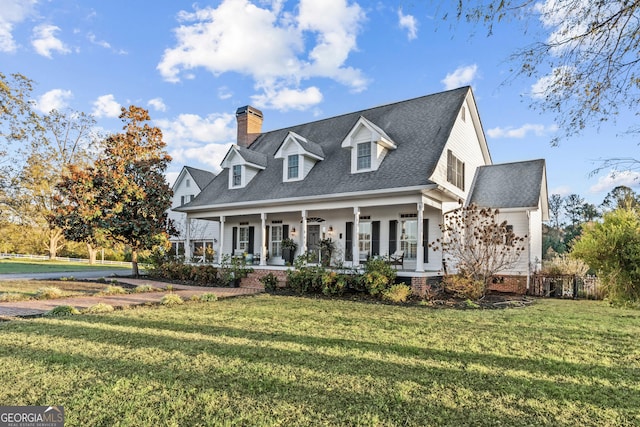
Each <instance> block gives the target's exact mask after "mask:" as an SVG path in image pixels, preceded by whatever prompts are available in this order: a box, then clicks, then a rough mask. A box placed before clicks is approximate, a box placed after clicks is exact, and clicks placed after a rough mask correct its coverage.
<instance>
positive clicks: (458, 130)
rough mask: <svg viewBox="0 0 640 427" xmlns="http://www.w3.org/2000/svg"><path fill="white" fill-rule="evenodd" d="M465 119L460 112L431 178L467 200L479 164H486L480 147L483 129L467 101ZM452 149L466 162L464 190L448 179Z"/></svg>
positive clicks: (454, 153)
mask: <svg viewBox="0 0 640 427" xmlns="http://www.w3.org/2000/svg"><path fill="white" fill-rule="evenodd" d="M463 107H464V108H465V110H466V112H465V116H466V118H465V120H462V118H461V114H460V112H459V113H458V117H457V119H456V122H455V124H454V125H453V129H452V130H451V135H450V136H449V140H448V141H447V144H446V146H445V149H444V150H443V151H442V156H441V157H440V159H439V161H438V165H437V166H436V169H435V171H434V173H433V175H432V176H431V180H432V181H434V182H435V183H437V184H440V185H442V186H443V187H444V188H446V189H448V190H450V191H452V192H453V193H454V194H456V195H457V196H458V197H460V198H461V199H463V200H466V198H467V194H468V193H469V188H470V187H471V182H472V180H473V176H474V175H475V171H476V168H478V166H482V165H485V161H484V156H483V154H482V149H481V147H480V144H481V142H480V139H479V138H478V135H479V134H481V133H482V130H481V129H476V125H475V124H474V120H473V119H472V114H471V111H470V110H469V106H468V103H467V102H466V101H465V102H464V105H463ZM448 150H451V151H452V153H453V155H454V156H456V157H457V158H458V159H460V160H461V161H462V162H464V191H462V190H460V189H459V188H458V187H456V186H455V185H453V184H451V183H449V182H448V181H447V152H448Z"/></svg>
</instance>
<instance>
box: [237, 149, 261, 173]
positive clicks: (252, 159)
mask: <svg viewBox="0 0 640 427" xmlns="http://www.w3.org/2000/svg"><path fill="white" fill-rule="evenodd" d="M234 148H235V149H236V150H238V153H240V155H241V156H242V158H243V159H245V160H246V161H247V162H249V163H253V164H254V165H258V166H262V167H263V168H266V167H267V156H266V155H265V154H264V153H261V152H259V151H255V150H251V149H249V148H246V147H241V146H239V145H236V146H235V147H234Z"/></svg>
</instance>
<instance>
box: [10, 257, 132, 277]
mask: <svg viewBox="0 0 640 427" xmlns="http://www.w3.org/2000/svg"><path fill="white" fill-rule="evenodd" d="M93 270H96V271H97V270H100V271H101V270H113V271H114V273H118V272H128V271H130V270H131V267H127V266H124V265H106V264H94V265H89V264H85V263H79V262H66V261H36V260H27V259H18V258H8V259H0V274H27V273H28V274H31V273H64V272H73V271H93Z"/></svg>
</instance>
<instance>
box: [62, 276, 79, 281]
mask: <svg viewBox="0 0 640 427" xmlns="http://www.w3.org/2000/svg"><path fill="white" fill-rule="evenodd" d="M59 280H60V281H61V282H72V281H74V280H76V278H75V277H73V276H68V277H61V278H60V279H59Z"/></svg>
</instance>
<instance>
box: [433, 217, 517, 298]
mask: <svg viewBox="0 0 640 427" xmlns="http://www.w3.org/2000/svg"><path fill="white" fill-rule="evenodd" d="M498 214H499V211H498V210H497V209H491V208H480V207H478V206H475V205H471V206H465V207H460V208H458V209H455V210H454V211H452V212H449V213H447V214H446V215H445V217H444V222H443V223H442V224H440V230H441V231H442V237H441V238H439V239H437V240H436V241H435V242H432V243H431V244H430V245H429V246H430V247H431V248H432V249H433V250H435V251H437V250H442V252H443V261H444V262H445V265H446V266H447V268H449V269H450V268H454V269H455V270H457V271H458V273H459V274H460V275H462V276H465V277H467V278H469V279H470V280H471V281H472V282H475V283H479V284H480V286H481V287H482V288H481V292H480V293H481V294H484V292H485V291H486V286H487V285H488V283H489V280H491V278H492V277H493V276H494V275H495V274H496V273H498V272H500V271H504V270H508V269H509V268H511V267H513V266H514V265H515V264H516V263H517V262H518V259H519V258H520V255H521V254H522V253H523V252H524V250H525V245H526V239H527V236H523V237H520V236H517V235H516V234H515V233H514V232H513V230H512V229H511V228H510V227H509V226H508V224H507V222H506V221H502V222H498Z"/></svg>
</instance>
